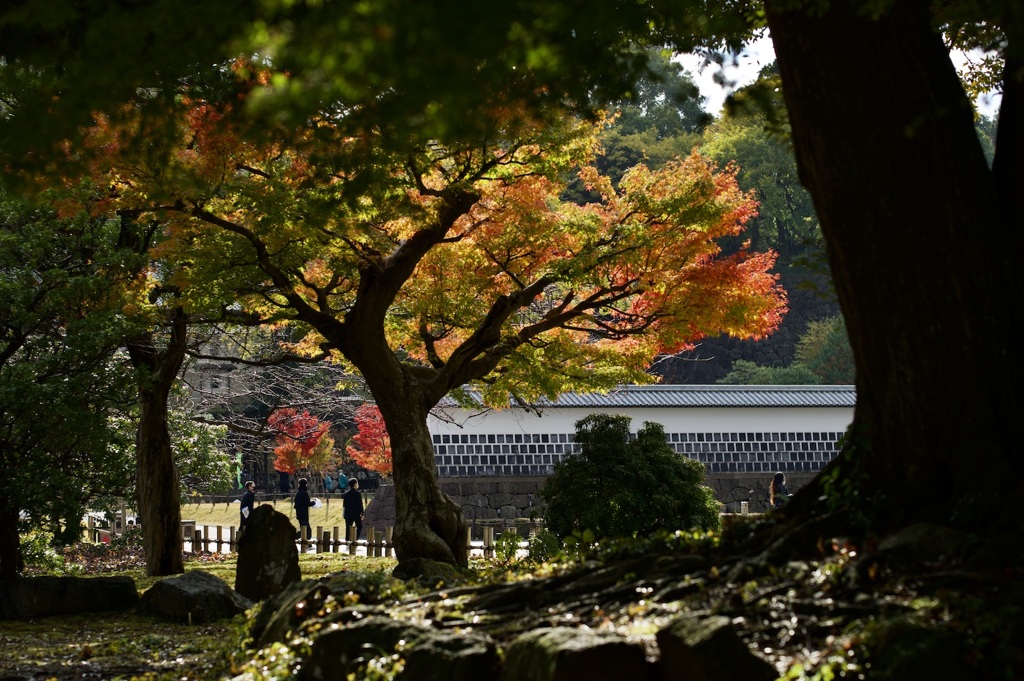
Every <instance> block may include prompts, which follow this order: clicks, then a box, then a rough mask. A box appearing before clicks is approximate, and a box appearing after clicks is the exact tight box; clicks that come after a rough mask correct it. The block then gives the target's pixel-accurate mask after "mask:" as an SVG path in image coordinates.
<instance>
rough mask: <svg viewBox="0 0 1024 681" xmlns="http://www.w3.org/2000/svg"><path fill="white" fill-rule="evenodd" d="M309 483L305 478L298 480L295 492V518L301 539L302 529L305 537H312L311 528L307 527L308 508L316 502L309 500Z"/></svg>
mask: <svg viewBox="0 0 1024 681" xmlns="http://www.w3.org/2000/svg"><path fill="white" fill-rule="evenodd" d="M308 486H309V482H308V481H307V480H306V479H305V478H299V489H298V490H297V491H296V492H295V518H296V519H297V520H298V521H299V537H300V538H301V537H302V528H303V527H305V528H306V530H307V532H306V537H307V538H312V537H313V528H312V527H310V526H309V508H310V506H313V505H314V504H315V503H316V502H314V501H313V500H312V499H310V498H309V490H308V489H307V488H308Z"/></svg>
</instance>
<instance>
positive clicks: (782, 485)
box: [768, 473, 789, 508]
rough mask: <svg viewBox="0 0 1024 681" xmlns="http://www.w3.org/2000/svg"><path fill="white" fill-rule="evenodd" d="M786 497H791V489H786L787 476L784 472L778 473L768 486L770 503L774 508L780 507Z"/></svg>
mask: <svg viewBox="0 0 1024 681" xmlns="http://www.w3.org/2000/svg"><path fill="white" fill-rule="evenodd" d="M786 499H789V490H788V489H786V476H785V474H784V473H776V474H775V475H774V476H773V477H772V482H771V484H770V485H769V486H768V503H769V505H770V506H771V507H772V508H780V507H781V506H782V505H783V504H784V503H786Z"/></svg>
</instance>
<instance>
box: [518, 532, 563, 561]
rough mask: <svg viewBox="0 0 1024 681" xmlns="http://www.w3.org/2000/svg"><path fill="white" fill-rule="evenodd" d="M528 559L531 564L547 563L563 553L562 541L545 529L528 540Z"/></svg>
mask: <svg viewBox="0 0 1024 681" xmlns="http://www.w3.org/2000/svg"><path fill="white" fill-rule="evenodd" d="M526 551H527V559H528V560H529V561H530V563H533V564H537V565H539V564H541V563H545V562H547V561H549V560H551V559H552V558H554V557H555V556H557V555H559V554H560V553H561V552H562V540H561V539H559V538H558V535H556V534H555V533H554V532H552V531H551V530H548V529H543V530H541V531H540V532H538V533H537V534H535V535H533V536H532V537H530V538H529V540H527V545H526Z"/></svg>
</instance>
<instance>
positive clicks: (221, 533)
mask: <svg viewBox="0 0 1024 681" xmlns="http://www.w3.org/2000/svg"><path fill="white" fill-rule="evenodd" d="M522 525H523V529H524V530H525V532H526V535H525V536H527V537H528V536H530V535H532V534H534V533H535V532H536V531H538V530H539V529H540V526H539V525H538V524H536V523H532V524H528V523H523V524H522ZM355 529H356V528H355V525H351V526H349V527H347V528H346V527H340V526H334V527H331V528H325V527H323V526H322V525H318V526H316V531H315V532H314V534H313V536H308V534H309V533H308V530H307V528H306V527H303V528H302V535H301V536H300V537H299V538H298V539H296V541H295V545H296V547H297V548H298V550H299V551H300V552H302V553H307V552H315V553H343V554H348V555H352V556H368V557H381V558H394V541H393V536H394V528H393V527H385V528H383V529H377V528H375V527H372V526H369V525H367V526H364V527H363V534H364V535H365V537H364V538H361V539H356V538H355ZM475 530H476V531H477V532H475ZM496 530H497V532H496ZM180 531H181V540H182V546H183V547H184V550H185V553H186V554H188V555H201V554H217V553H234V552H236V551H237V547H238V528H237V527H235V526H233V525H232V526H228V527H223V526H220V525H199V524H197V523H196V521H194V520H182V521H181V529H180ZM504 532H511V533H513V534H515V535H516V536H523V535H520V532H519V527H517V526H516V524H515V523H513V522H511V521H495V522H493V523H486V522H481V521H477V522H476V523H474V524H473V525H472V526H470V527H469V528H467V530H466V539H467V542H468V545H469V547H470V553H471V555H482V556H484V557H487V558H489V557H492V556H493V555H494V547H495V542H496V541H497V539H498V538H499V537H500V536H501V534H502V533H504ZM343 533H344V534H343ZM118 534H123V530H121V529H119V528H118V527H117V526H114V527H104V526H101V524H100V523H96V522H94V521H93V520H92V518H90V519H89V522H88V524H87V537H88V540H89V541H91V542H93V543H107V542H109V541H110V539H111V537H112V536H117V535H118ZM474 534H478V535H479V537H480V538H479V539H474ZM520 544H521V547H522V548H525V546H526V540H525V538H524V539H523V540H520Z"/></svg>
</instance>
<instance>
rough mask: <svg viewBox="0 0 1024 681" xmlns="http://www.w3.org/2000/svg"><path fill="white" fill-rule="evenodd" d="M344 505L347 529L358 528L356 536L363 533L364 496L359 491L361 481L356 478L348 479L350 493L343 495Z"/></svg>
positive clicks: (357, 537) (356, 537)
mask: <svg viewBox="0 0 1024 681" xmlns="http://www.w3.org/2000/svg"><path fill="white" fill-rule="evenodd" d="M341 498H342V500H343V504H344V506H343V507H344V516H345V527H346V528H348V527H349V526H351V525H353V524H354V525H355V526H356V536H355V537H353V539H359V534H360V533H361V532H362V531H363V495H362V493H361V492H360V491H359V481H358V480H357V479H355V478H349V479H348V491H347V492H345V494H343V495H342V497H341Z"/></svg>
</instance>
